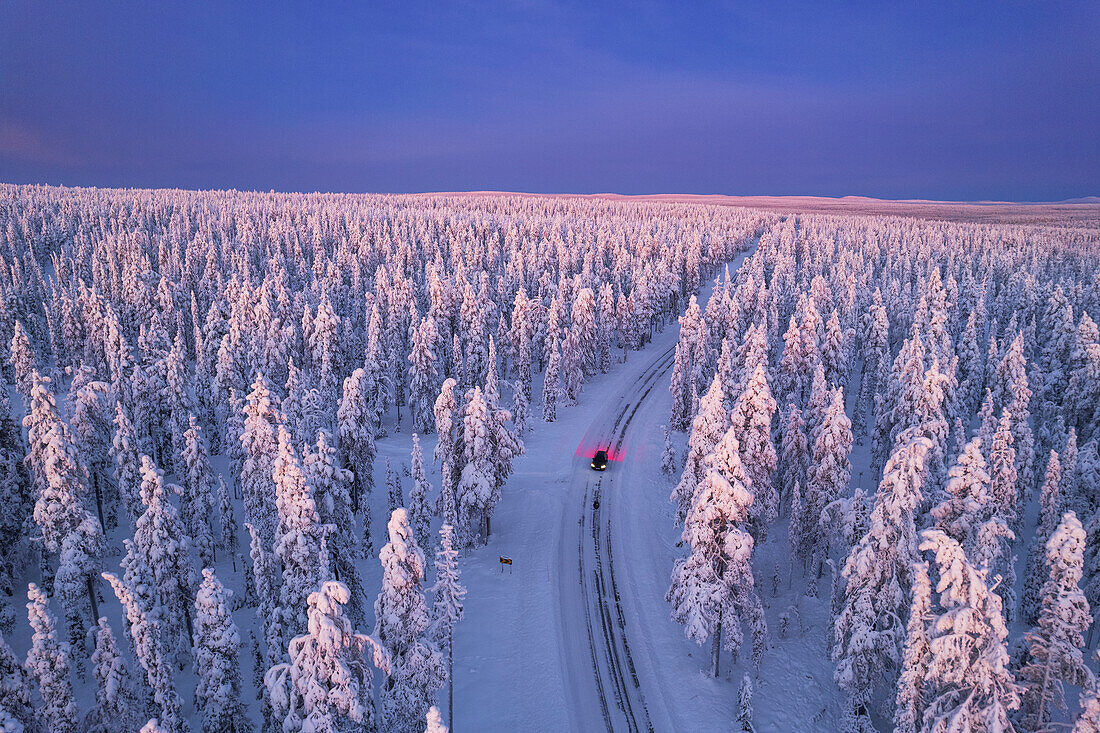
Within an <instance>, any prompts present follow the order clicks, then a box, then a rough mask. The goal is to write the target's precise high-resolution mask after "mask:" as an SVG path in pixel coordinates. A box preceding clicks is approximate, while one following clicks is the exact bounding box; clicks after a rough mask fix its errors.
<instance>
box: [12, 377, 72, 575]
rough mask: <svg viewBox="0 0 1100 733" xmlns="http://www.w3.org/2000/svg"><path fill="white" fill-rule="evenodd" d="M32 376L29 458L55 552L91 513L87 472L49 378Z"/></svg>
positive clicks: (49, 546)
mask: <svg viewBox="0 0 1100 733" xmlns="http://www.w3.org/2000/svg"><path fill="white" fill-rule="evenodd" d="M32 376H33V380H34V386H33V387H32V388H31V401H30V414H29V415H27V416H26V417H25V418H23V425H24V427H26V428H27V433H28V441H27V443H28V444H27V458H26V462H27V465H28V466H29V467H30V469H31V472H32V474H33V476H34V479H35V488H36V489H37V494H36V497H35V503H34V521H35V522H36V523H37V525H38V528H39V531H40V532H41V541H42V543H43V546H44V547H45V549H46V552H48V553H51V554H55V553H58V552H60V551H61V543H62V541H64V539H65V538H66V537H67V536H68V535H69V533H70V532H72V531H73V530H74V529H76V527H77V526H78V525H79V524H80V523H81V522H82V521H84V516H85V515H86V514H87V510H86V509H85V508H84V505H83V497H84V496H86V495H87V487H86V485H85V479H86V474H85V473H84V471H83V466H82V464H81V462H80V459H79V457H78V456H77V454H76V449H75V447H74V446H73V442H72V436H71V435H70V433H69V429H68V426H67V425H66V424H65V422H64V421H63V420H62V419H61V414H60V413H59V412H58V409H57V403H56V401H55V400H54V396H53V393H52V392H50V389H49V388H50V380H49V378H48V377H42V376H40V375H38V373H37V372H35V373H34V374H33V375H32Z"/></svg>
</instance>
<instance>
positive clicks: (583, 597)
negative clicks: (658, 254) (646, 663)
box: [558, 346, 675, 731]
mask: <svg viewBox="0 0 1100 733" xmlns="http://www.w3.org/2000/svg"><path fill="white" fill-rule="evenodd" d="M674 353H675V346H672V347H668V348H666V349H665V350H664V351H662V352H660V353H658V354H656V355H655V356H650V357H649V359H648V360H647V361H641V362H640V363H641V364H642V365H643V367H642V368H641V370H640V371H639V370H638V368H637V367H635V368H634V369H633V370H629V371H630V374H627V375H624V379H623V381H622V382H621V385H622V386H621V387H620V389H619V391H618V393H617V394H616V395H615V397H614V398H613V399H606V400H605V403H604V407H603V409H602V411H601V412H600V414H599V415H597V417H596V418H595V419H594V420H593V421H592V423H591V425H590V426H589V428H588V430H587V431H586V433H585V435H584V438H583V440H582V442H581V445H582V446H585V447H586V448H587V449H588V450H586V451H582V453H589V452H591V451H592V450H594V449H595V447H596V446H597V445H598V446H599V447H601V448H607V447H611V448H612V452H611V455H612V456H613V457H615V458H619V459H622V460H631V459H632V456H631V450H630V428H631V423H632V421H633V419H634V415H635V414H636V413H637V412H638V408H639V407H641V406H642V404H643V403H644V402H645V401H646V400H647V399H648V398H650V396H651V394H652V393H653V392H654V390H661V389H667V388H668V383H667V379H665V376H666V375H667V374H668V371H669V369H670V368H671V366H672V361H673V357H674ZM618 478H619V466H618V464H617V462H615V461H612V462H610V463H609V464H608V468H607V470H606V471H604V472H596V471H593V470H592V469H591V467H590V466H589V459H588V458H587V457H586V456H585V455H580V456H578V457H577V458H576V460H575V467H574V471H573V480H572V481H571V482H570V484H569V486H570V488H569V496H568V498H567V499H566V501H565V504H564V510H563V511H564V514H565V516H564V517H563V521H562V525H561V526H562V527H563V533H562V538H561V540H560V542H559V545H558V555H559V562H558V568H559V570H558V601H559V605H560V609H559V610H560V618H561V627H560V628H561V635H562V639H561V643H562V660H563V661H562V663H563V666H564V670H563V672H564V674H565V677H566V680H567V685H566V686H567V688H568V689H569V690H570V694H571V696H572V698H573V699H572V701H571V702H572V704H571V705H570V719H571V721H572V724H573V728H574V729H575V730H581V731H587V730H593V728H594V725H595V721H598V720H602V721H603V722H604V725H605V726H606V728H607V730H608V731H617V730H622V731H652V730H654V727H653V722H652V720H651V717H650V709H649V707H647V704H646V697H645V694H644V691H643V690H642V685H641V683H640V681H639V678H638V670H637V668H636V666H635V661H634V656H633V654H632V651H631V645H630V639H629V638H628V636H627V624H626V616H625V614H624V611H623V605H622V597H621V596H620V586H619V584H618V582H617V580H616V576H615V558H614V555H613V550H612V542H611V540H612V537H611V533H612V525H611V521H610V519H609V518H608V513H607V512H606V504H607V502H608V500H609V499H612V498H615V497H617V496H618V495H619V493H620V492H619V491H618V490H617V489H618V488H619V487H618V486H617V481H618ZM570 568H571V569H572V570H571V571H570V570H569V569H570ZM578 585H579V587H580V589H581V593H580V597H579V598H578V596H577V590H576V589H577V586H578Z"/></svg>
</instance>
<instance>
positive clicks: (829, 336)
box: [821, 308, 848, 387]
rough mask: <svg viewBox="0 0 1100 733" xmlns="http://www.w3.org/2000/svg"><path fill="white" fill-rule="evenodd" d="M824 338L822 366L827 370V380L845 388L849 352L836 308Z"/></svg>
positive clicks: (822, 342)
mask: <svg viewBox="0 0 1100 733" xmlns="http://www.w3.org/2000/svg"><path fill="white" fill-rule="evenodd" d="M823 335H824V338H823V339H822V340H821V365H822V366H823V367H824V368H825V379H826V380H827V381H828V382H829V384H834V385H837V386H841V387H842V386H845V385H846V384H847V382H848V350H847V344H846V343H845V341H844V331H843V329H841V327H840V316H839V315H838V314H837V312H836V308H834V309H833V312H832V313H831V314H830V315H829V320H828V321H826V323H825V332H824V334H823Z"/></svg>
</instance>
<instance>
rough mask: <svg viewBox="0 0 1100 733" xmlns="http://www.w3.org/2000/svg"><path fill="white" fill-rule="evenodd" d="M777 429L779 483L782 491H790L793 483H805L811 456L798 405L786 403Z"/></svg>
mask: <svg viewBox="0 0 1100 733" xmlns="http://www.w3.org/2000/svg"><path fill="white" fill-rule="evenodd" d="M779 431H780V434H781V435H780V441H779V457H778V471H779V473H778V477H779V483H780V486H781V487H782V489H783V491H786V492H790V491H791V488H792V487H793V486H794V485H795V484H798V485H799V486H805V485H806V481H807V478H808V475H809V468H810V458H811V455H810V444H809V439H808V438H807V437H806V423H805V421H804V420H803V419H802V410H800V409H799V408H798V405H795V404H788V405H787V409H786V410H785V411H784V414H783V418H782V424H781V425H780V429H779ZM780 498H781V499H782V496H781V497H780Z"/></svg>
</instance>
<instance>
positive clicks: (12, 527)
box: [0, 376, 34, 635]
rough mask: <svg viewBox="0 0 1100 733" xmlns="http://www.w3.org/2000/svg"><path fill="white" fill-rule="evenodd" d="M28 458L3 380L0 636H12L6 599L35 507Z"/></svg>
mask: <svg viewBox="0 0 1100 733" xmlns="http://www.w3.org/2000/svg"><path fill="white" fill-rule="evenodd" d="M26 454H27V447H26V444H25V443H24V441H23V435H22V432H21V431H20V429H19V426H18V425H17V424H16V422H15V420H14V419H12V416H11V404H10V402H9V400H8V394H7V385H6V384H5V383H4V380H3V377H2V376H0V507H3V511H0V633H3V634H9V635H10V634H11V632H12V630H13V629H14V626H15V615H16V612H15V608H14V607H13V606H12V605H11V603H10V602H9V601H8V600H7V599H8V598H10V597H12V596H14V595H15V585H16V576H17V575H19V573H20V571H21V570H22V569H23V565H24V561H25V556H26V551H25V540H26V537H25V532H24V528H25V523H26V522H27V521H28V520H29V519H30V516H31V511H32V508H33V506H34V499H33V497H32V496H31V480H30V476H29V474H28V473H27V470H26V467H25V466H24V464H23V459H24V458H25V456H26Z"/></svg>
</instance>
